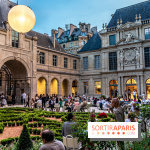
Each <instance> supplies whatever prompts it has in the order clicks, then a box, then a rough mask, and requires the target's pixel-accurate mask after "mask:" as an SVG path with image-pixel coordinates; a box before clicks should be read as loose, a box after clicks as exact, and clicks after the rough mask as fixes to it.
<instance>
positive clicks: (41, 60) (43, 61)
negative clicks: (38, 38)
mask: <svg viewBox="0 0 150 150" xmlns="http://www.w3.org/2000/svg"><path fill="white" fill-rule="evenodd" d="M40 64H45V53H42V52H40Z"/></svg>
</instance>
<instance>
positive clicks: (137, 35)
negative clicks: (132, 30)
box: [136, 27, 139, 38]
mask: <svg viewBox="0 0 150 150" xmlns="http://www.w3.org/2000/svg"><path fill="white" fill-rule="evenodd" d="M136 37H137V38H138V37H139V34H138V27H136Z"/></svg>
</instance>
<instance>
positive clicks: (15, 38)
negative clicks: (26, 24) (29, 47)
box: [12, 30, 19, 48]
mask: <svg viewBox="0 0 150 150" xmlns="http://www.w3.org/2000/svg"><path fill="white" fill-rule="evenodd" d="M18 44H19V33H18V32H16V31H14V30H13V31H12V47H17V48H18Z"/></svg>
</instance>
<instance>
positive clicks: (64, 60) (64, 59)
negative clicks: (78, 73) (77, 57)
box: [64, 58, 68, 68]
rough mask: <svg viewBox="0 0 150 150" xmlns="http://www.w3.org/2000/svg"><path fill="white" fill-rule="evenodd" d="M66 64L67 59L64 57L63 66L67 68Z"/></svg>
mask: <svg viewBox="0 0 150 150" xmlns="http://www.w3.org/2000/svg"><path fill="white" fill-rule="evenodd" d="M67 66H68V59H67V58H64V68H67Z"/></svg>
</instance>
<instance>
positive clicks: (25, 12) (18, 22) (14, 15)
mask: <svg viewBox="0 0 150 150" xmlns="http://www.w3.org/2000/svg"><path fill="white" fill-rule="evenodd" d="M35 20H36V19H35V15H34V12H33V11H32V10H31V9H30V8H29V7H27V6H24V5H17V6H14V7H13V8H12V9H10V11H9V13H8V22H9V25H10V26H11V28H12V29H13V30H15V31H17V32H19V33H26V32H29V31H30V30H32V28H33V27H34V25H35Z"/></svg>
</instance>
